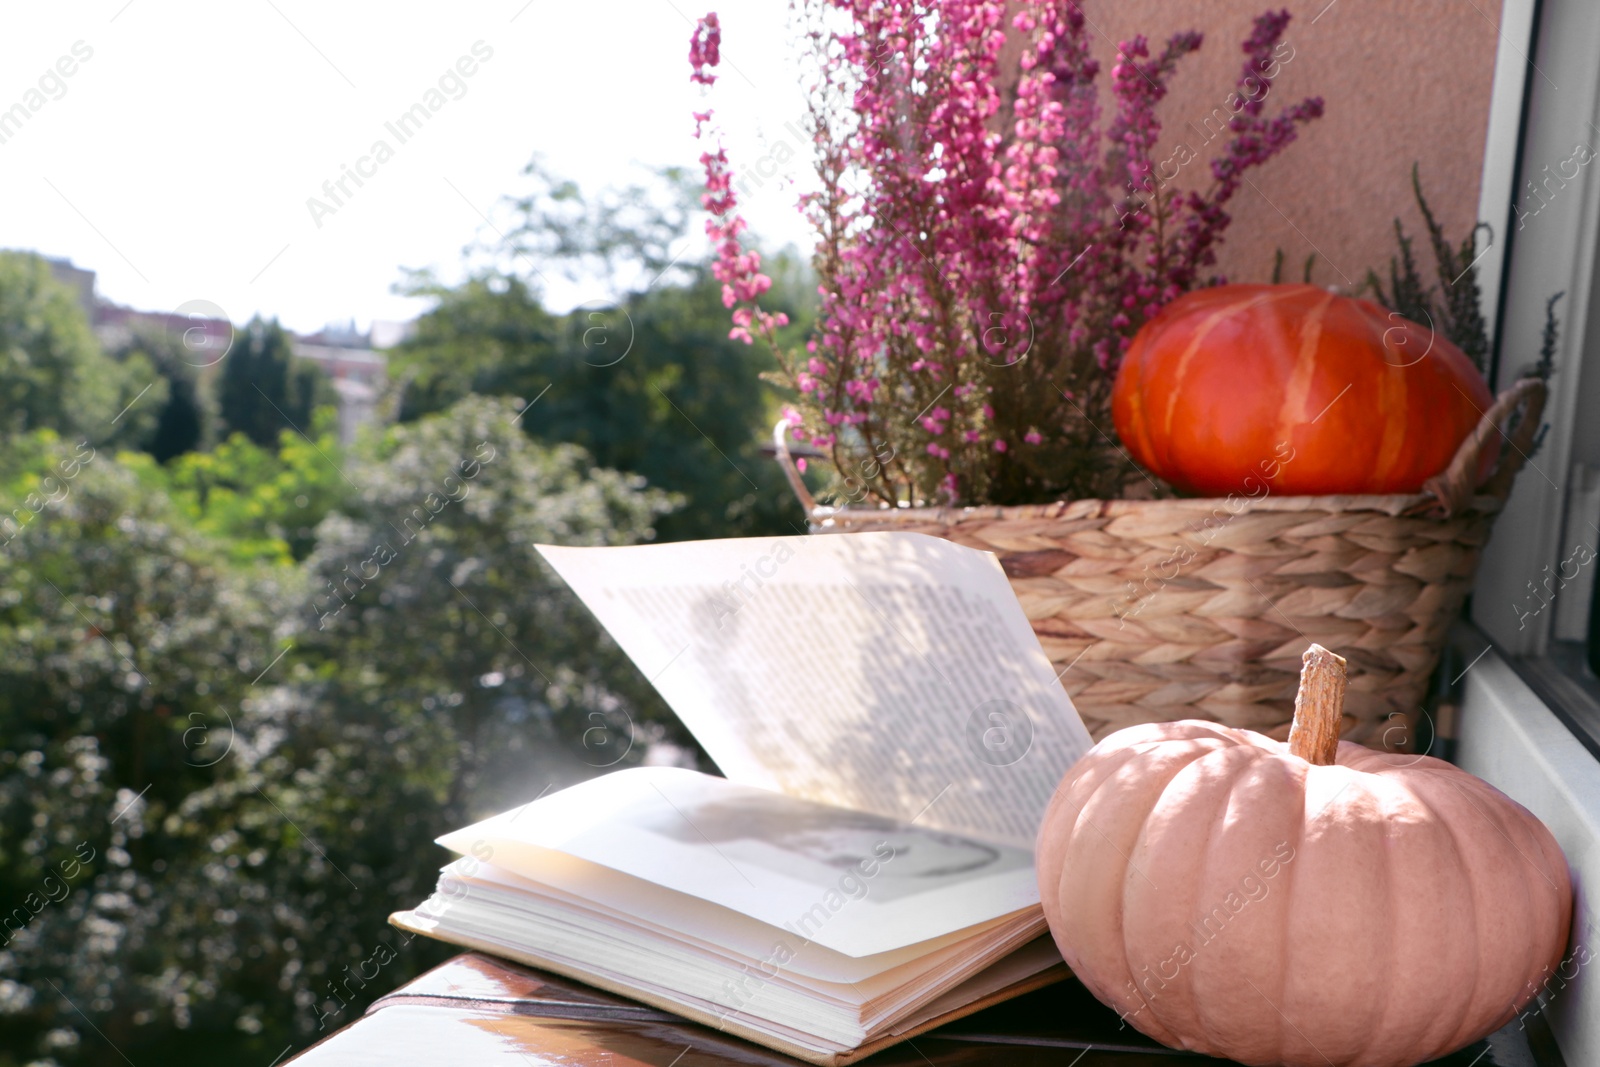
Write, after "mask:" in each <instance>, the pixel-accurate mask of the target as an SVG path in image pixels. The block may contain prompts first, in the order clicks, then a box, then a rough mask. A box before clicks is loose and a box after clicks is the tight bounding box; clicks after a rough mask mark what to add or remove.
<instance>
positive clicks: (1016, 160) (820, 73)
mask: <svg viewBox="0 0 1600 1067" xmlns="http://www.w3.org/2000/svg"><path fill="white" fill-rule="evenodd" d="M795 3H796V9H797V13H798V15H799V17H800V19H801V25H802V27H803V29H804V31H805V37H806V39H807V40H808V42H809V44H810V56H809V60H808V65H809V74H810V80H811V108H810V124H811V133H812V135H813V141H814V146H815V161H816V167H817V171H818V174H819V178H820V184H819V187H818V188H817V189H816V190H815V191H814V192H810V193H808V194H806V195H805V196H803V197H802V198H801V205H800V206H801V210H802V211H804V212H805V213H806V215H807V217H808V218H809V220H810V222H811V223H812V225H813V226H814V227H815V230H816V233H817V238H818V242H817V251H816V253H815V260H814V263H815V269H816V273H817V278H818V288H817V292H818V296H819V306H818V311H817V323H816V328H815V329H814V331H813V333H812V336H811V339H810V340H809V341H808V342H807V343H806V345H805V349H804V351H792V350H787V349H785V348H784V346H782V345H781V344H779V343H778V337H777V331H778V329H779V328H780V327H781V326H783V325H784V324H785V323H786V322H787V319H786V318H785V317H784V316H783V315H782V314H781V313H775V312H772V311H769V310H767V309H766V308H764V307H763V306H762V297H763V294H765V292H766V291H767V289H768V287H769V286H770V280H769V279H768V278H767V277H766V276H765V275H764V274H762V272H761V260H760V256H759V254H758V253H757V252H755V251H754V250H752V249H747V248H746V247H744V244H743V242H742V241H741V239H740V238H741V234H742V233H743V232H744V229H745V223H744V221H743V219H742V218H741V217H740V215H739V212H738V204H737V197H736V195H735V192H734V190H733V187H732V185H731V171H730V168H729V164H728V159H727V154H726V152H725V151H724V150H723V148H722V145H721V141H720V137H719V136H718V134H717V131H716V129H715V127H714V126H713V124H712V113H711V112H710V111H704V112H697V113H696V115H695V119H696V136H697V137H700V138H704V139H706V140H707V141H708V142H709V143H708V144H707V146H706V148H705V149H704V151H703V153H702V155H701V163H702V165H703V166H704V168H705V195H704V197H703V198H702V202H703V203H704V205H705V207H706V208H707V210H708V211H709V212H710V218H709V220H708V222H707V232H708V234H709V235H710V237H711V238H712V241H713V243H714V245H715V246H716V250H717V255H718V258H717V262H716V264H715V273H716V277H717V278H718V279H719V280H720V281H721V282H722V283H723V302H724V303H725V304H726V305H727V306H728V307H730V308H731V309H733V312H732V314H733V323H734V326H733V331H732V335H733V336H734V337H736V338H738V339H741V340H744V341H746V342H751V341H753V340H754V339H755V338H757V337H759V338H761V339H762V340H763V341H764V342H766V343H768V344H771V345H772V347H773V348H774V351H775V352H776V354H777V358H778V363H779V367H780V369H779V371H778V372H777V374H776V376H775V377H776V380H777V381H778V382H779V383H780V384H781V385H783V386H785V387H787V388H789V389H790V390H792V392H793V395H794V398H795V402H794V405H793V407H792V408H789V409H787V412H786V417H787V418H788V419H789V421H790V422H791V425H792V429H793V432H794V434H795V436H796V437H798V438H800V439H801V440H805V441H808V442H809V443H810V444H811V445H812V446H813V447H814V448H815V449H817V450H820V451H821V453H822V454H823V455H825V456H826V457H828V459H829V460H830V461H831V465H832V467H833V470H834V472H835V474H836V475H837V477H838V480H839V483H840V484H841V485H843V486H844V487H845V488H846V490H847V494H848V496H850V497H851V498H854V499H866V498H871V499H875V500H876V501H878V502H881V503H884V504H889V505H900V504H907V503H917V504H922V503H952V504H954V503H966V504H970V503H994V504H1014V503H1032V502H1041V501H1048V500H1054V499H1061V498H1070V497H1115V496H1119V495H1121V494H1122V492H1123V490H1124V489H1125V488H1126V485H1127V483H1128V482H1129V481H1130V479H1138V478H1139V475H1138V474H1137V472H1136V470H1135V468H1134V467H1133V465H1132V464H1131V463H1130V462H1128V461H1127V460H1126V458H1125V457H1124V456H1122V454H1121V452H1120V450H1119V448H1118V446H1117V444H1116V442H1115V441H1114V439H1113V438H1112V437H1111V436H1110V434H1111V420H1110V417H1109V403H1110V393H1111V385H1112V382H1113V380H1114V377H1115V374H1116V369H1117V365H1118V362H1119V360H1120V359H1121V357H1122V354H1123V353H1124V352H1125V351H1126V349H1127V346H1128V344H1129V342H1130V341H1131V340H1132V338H1133V336H1134V334H1135V333H1136V332H1137V331H1138V329H1139V327H1140V326H1141V325H1142V324H1143V323H1144V322H1145V321H1147V320H1148V319H1149V318H1150V317H1151V316H1153V315H1154V314H1155V313H1156V312H1157V311H1159V310H1160V309H1161V307H1162V306H1163V305H1165V304H1166V303H1167V302H1168V301H1170V300H1172V299H1173V298H1175V297H1176V296H1178V295H1179V294H1181V293H1184V292H1187V291H1189V290H1191V289H1194V288H1196V287H1199V286H1202V285H1207V284H1217V283H1220V282H1222V281H1224V280H1225V279H1223V278H1221V277H1219V276H1217V275H1215V274H1212V273H1210V268H1212V267H1213V266H1214V265H1215V263H1216V249H1217V245H1218V243H1219V242H1220V241H1221V239H1222V235H1223V232H1224V231H1225V230H1226V228H1227V226H1228V223H1229V221H1230V216H1229V215H1228V212H1227V210H1226V205H1227V204H1228V203H1229V201H1230V200H1231V199H1232V197H1233V195H1234V194H1235V193H1236V192H1237V191H1238V189H1239V186H1240V184H1241V183H1242V182H1244V181H1245V180H1246V172H1247V171H1249V170H1250V169H1251V168H1254V167H1258V166H1260V165H1261V164H1263V163H1265V162H1266V161H1267V160H1269V159H1271V158H1272V157H1273V156H1275V155H1276V154H1277V153H1278V152H1280V151H1282V150H1283V148H1284V147H1285V146H1287V145H1288V144H1289V143H1290V142H1291V141H1293V140H1294V138H1295V136H1296V134H1297V130H1298V127H1299V126H1300V125H1301V124H1303V123H1305V122H1307V121H1309V120H1311V119H1313V118H1316V117H1318V116H1319V115H1321V114H1322V101H1321V99H1320V98H1314V97H1313V98H1308V99H1305V100H1302V101H1300V102H1298V103H1295V104H1292V105H1290V106H1288V107H1285V108H1284V109H1282V110H1281V111H1279V112H1278V113H1277V114H1275V115H1273V116H1270V117H1269V116H1268V115H1267V113H1266V98H1267V96H1268V94H1269V92H1270V90H1271V87H1272V84H1273V81H1274V79H1275V78H1276V77H1277V76H1278V74H1279V72H1280V70H1281V66H1282V64H1283V63H1284V62H1286V61H1287V60H1288V59H1290V58H1292V56H1293V49H1292V47H1291V46H1290V45H1289V44H1288V42H1286V41H1285V40H1284V39H1283V35H1284V31H1285V29H1286V27H1287V26H1288V24H1289V14H1288V12H1286V11H1280V12H1268V13H1266V14H1263V15H1261V16H1260V17H1259V18H1257V19H1256V20H1255V24H1254V29H1253V31H1252V32H1251V34H1250V36H1249V37H1248V38H1247V39H1246V40H1245V41H1244V43H1243V45H1242V50H1243V52H1244V56H1245V59H1244V63H1243V68H1242V70H1241V71H1240V74H1239V78H1238V81H1237V83H1236V85H1235V88H1234V90H1233V91H1232V92H1230V93H1228V94H1227V95H1226V97H1225V107H1226V114H1227V116H1228V118H1227V133H1228V134H1229V136H1228V137H1227V139H1226V140H1225V141H1223V142H1222V143H1221V146H1220V148H1219V149H1218V150H1216V152H1215V154H1214V155H1213V156H1212V157H1211V159H1210V160H1209V162H1208V163H1205V164H1200V163H1199V161H1200V153H1199V152H1198V151H1197V150H1196V147H1194V146H1191V145H1189V144H1186V143H1179V144H1177V145H1175V146H1173V147H1172V148H1170V149H1167V150H1165V151H1158V144H1159V142H1160V134H1161V129H1162V127H1161V122H1160V120H1159V119H1158V118H1157V115H1156V108H1157V105H1158V104H1159V102H1160V101H1161V100H1162V98H1163V97H1165V96H1166V94H1167V90H1168V85H1169V83H1170V81H1171V78H1172V76H1173V74H1174V72H1175V71H1176V69H1177V67H1178V64H1179V62H1180V60H1181V59H1182V58H1183V57H1184V56H1185V55H1187V54H1188V53H1190V52H1193V51H1195V50H1196V49H1198V48H1199V47H1200V45H1201V35H1200V34H1198V33H1193V32H1190V33H1180V34H1176V35H1174V36H1173V37H1171V38H1170V39H1169V40H1167V42H1166V43H1165V45H1163V46H1161V47H1160V48H1159V49H1152V47H1151V44H1150V42H1149V41H1148V40H1147V39H1146V38H1145V37H1144V36H1142V35H1140V36H1136V37H1134V38H1133V39H1132V40H1128V41H1123V42H1121V44H1120V45H1119V47H1118V53H1117V61H1116V63H1115V64H1114V65H1113V66H1112V68H1111V72H1110V79H1109V94H1108V95H1109V99H1108V102H1107V103H1106V104H1105V105H1104V106H1103V105H1102V98H1101V93H1100V88H1099V86H1098V85H1097V81H1096V79H1097V77H1098V75H1099V64H1098V62H1097V61H1096V60H1095V59H1094V58H1092V57H1091V55H1090V48H1089V43H1090V41H1089V34H1088V27H1087V22H1086V19H1085V17H1084V15H1083V12H1082V11H1081V10H1079V8H1078V7H1077V5H1075V4H1073V3H1071V2H1070V0H1069V2H1061V0H1055V2H1050V0H1012V2H1009V3H1008V2H1007V0H937V2H929V0H920V2H919V0H795ZM1008 11H1011V12H1014V14H1013V16H1012V18H1011V20H1010V25H1009V32H1010V33H1013V34H1016V35H1020V37H1021V40H1022V45H1023V47H1022V58H1021V63H1020V68H1021V69H1020V71H1015V70H1012V71H1010V73H1009V74H1008V70H1007V65H1006V64H1003V63H1002V61H1001V53H1002V49H1003V47H1004V45H1005V43H1006V39H1007V33H1008V28H1007V25H1006V18H1005V16H1006V13H1007V12H1008ZM720 45H721V27H720V25H719V23H718V20H717V17H716V15H715V14H711V15H707V16H706V18H705V19H703V20H701V22H700V23H699V24H698V25H697V27H696V30H695V33H694V36H693V38H692V40H691V44H690V57H689V58H690V63H691V65H692V67H693V75H692V76H693V79H694V80H695V81H696V82H698V83H700V84H701V85H703V86H706V87H708V88H709V87H710V86H712V85H713V84H714V83H715V81H716V77H717V75H716V74H715V71H714V68H715V67H716V66H717V64H718V60H719V58H720V55H719V53H720ZM1186 168H1191V173H1192V171H1202V172H1209V177H1210V182H1209V184H1208V185H1207V186H1206V187H1205V188H1204V190H1195V189H1186V188H1183V187H1181V186H1180V184H1179V182H1178V179H1179V178H1180V177H1181V176H1184V175H1185V170H1186Z"/></svg>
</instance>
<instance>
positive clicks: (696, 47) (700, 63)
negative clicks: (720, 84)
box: [689, 11, 722, 118]
mask: <svg viewBox="0 0 1600 1067" xmlns="http://www.w3.org/2000/svg"><path fill="white" fill-rule="evenodd" d="M721 50H722V27H721V25H719V24H718V22H717V13H716V12H715V11H713V12H711V13H710V14H708V15H706V17H705V18H703V19H701V20H700V22H699V24H698V25H696V26H695V28H694V36H693V37H690V38H689V65H690V66H692V67H693V68H694V73H693V74H691V75H690V79H691V80H693V81H696V82H699V83H700V84H701V85H714V84H715V83H716V80H717V76H716V75H715V74H709V73H707V71H706V68H708V67H714V66H716V65H717V63H718V61H719V60H720V59H721ZM706 115H707V117H710V112H707V113H706ZM695 117H696V118H699V117H700V116H699V115H698V114H697V115H696V116H695Z"/></svg>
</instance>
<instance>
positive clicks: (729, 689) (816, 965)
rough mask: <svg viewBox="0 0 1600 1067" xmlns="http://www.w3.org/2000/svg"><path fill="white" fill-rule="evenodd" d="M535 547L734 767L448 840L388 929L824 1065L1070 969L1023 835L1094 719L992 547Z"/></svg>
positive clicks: (806, 540) (817, 540)
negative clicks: (418, 891)
mask: <svg viewBox="0 0 1600 1067" xmlns="http://www.w3.org/2000/svg"><path fill="white" fill-rule="evenodd" d="M540 551H541V552H542V553H543V555H544V558H545V559H546V560H547V561H549V563H550V565H551V566H552V567H554V568H555V570H556V571H557V572H558V573H559V574H560V575H561V576H562V577H563V578H564V579H565V580H566V581H567V583H568V584H569V585H570V586H571V587H572V588H573V590H574V591H576V592H577V594H578V596H579V597H581V598H582V599H583V601H584V603H585V604H587V605H588V607H589V608H590V609H591V610H592V611H593V612H594V614H595V615H596V616H597V617H598V618H599V620H600V622H601V623H602V624H603V625H604V626H605V627H606V629H607V630H608V631H610V633H611V635H612V636H613V637H614V638H615V639H616V640H617V643H618V644H619V645H620V646H621V647H622V648H623V650H624V651H625V652H626V653H627V654H628V655H629V656H630V657H631V658H632V659H633V661H634V662H635V663H636V664H637V665H638V666H639V668H640V669H641V670H643V671H644V673H645V675H646V677H648V678H649V679H650V680H651V681H652V683H653V684H654V685H655V686H656V688H657V689H658V690H660V692H661V694H662V696H663V697H665V699H666V701H667V703H668V704H669V705H670V706H671V707H672V709H673V710H674V711H675V712H676V713H677V714H678V716H679V717H680V718H681V719H682V721H683V723H684V725H685V726H686V727H687V728H688V729H689V730H690V731H691V732H692V733H693V734H694V736H695V737H696V739H697V740H699V742H700V744H701V745H702V746H703V747H704V748H705V750H706V752H707V754H709V755H710V756H711V758H712V759H714V760H715V761H716V762H717V765H718V767H720V768H721V770H722V771H723V773H724V774H725V775H726V776H727V777H726V778H716V777H713V776H710V775H703V774H699V773H697V772H694V771H687V770H682V769H678V768H665V767H639V768H633V769H630V770H624V771H618V772H614V773H612V774H608V775H605V776H603V777H600V778H597V779H594V780H591V781H589V782H585V783H583V784H581V785H577V786H573V787H571V788H569V789H566V790H563V791H561V792H559V793H555V794H553V795H550V796H547V797H543V798H542V799H538V800H535V801H533V802H532V803H530V804H527V805H524V806H523V807H521V808H517V809H514V810H512V811H509V812H506V813H504V814H502V815H497V816H495V817H493V818H490V819H486V820H484V821H483V822H480V823H477V824H475V825H473V826H469V827H466V828H465V829H462V830H458V831H456V832H454V833H451V834H448V835H446V836H445V837H443V838H440V841H439V843H440V844H442V845H444V846H446V847H447V848H449V849H451V850H452V851H454V852H456V853H458V854H459V855H460V856H461V858H460V859H458V860H456V861H455V862H453V863H451V864H450V865H449V866H447V867H445V868H444V870H443V872H442V873H441V875H440V879H439V887H438V891H437V892H436V893H435V894H434V896H433V897H430V898H429V900H428V901H426V902H425V903H424V904H422V905H420V906H419V907H417V908H415V909H412V910H410V911H403V912H398V913H396V914H395V915H394V916H392V917H391V922H393V923H394V924H395V925H397V926H400V927H401V928H403V929H407V930H411V931H415V932H419V933H424V934H428V935H430V936H433V937H437V938H440V939H442V940H445V941H450V942H452V943H455V944H459V945H464V946H468V947H471V948H476V949H480V950H483V951H487V952H491V953H494V954H497V955H500V956H505V957H508V958H511V959H515V960H519V961H522V962H525V963H528V964H531V965H534V966H537V967H542V968H545V969H547V970H551V971H555V972H557V973H560V974H563V975H566V976H568V977H572V978H576V979H579V980H581V981H585V982H588V983H590V984H592V985H595V986H598V987H600V988H602V989H607V990H610V991H612V992H617V993H622V994H625V995H627V996H631V997H634V998H636V999H638V1000H641V1001H643V1002H645V1003H647V1004H651V1005H654V1006H656V1007H659V1008H664V1009H666V1010H670V1011H674V1012H677V1013H679V1014H682V1015H684V1016H687V1017H688V1018H691V1019H694V1020H696V1021H698V1022H702V1023H706V1024H708V1025H711V1026H716V1027H718V1028H719V1029H722V1030H725V1031H728V1032H730V1033H734V1034H738V1035H739V1036H742V1037H745V1038H748V1039H750V1040H752V1041H756V1042H759V1043H761V1044H764V1045H767V1046H769V1047H771V1048H775V1049H778V1050H779V1051H782V1052H786V1053H788V1054H790V1055H793V1056H797V1057H800V1058H801V1059H805V1060H808V1061H810V1062H813V1063H818V1064H844V1063H850V1062H852V1061H854V1060H856V1059H859V1058H861V1057H862V1056H865V1055H867V1054H869V1053H871V1052H873V1051H876V1050H877V1049H879V1048H882V1047H884V1046H886V1045H889V1044H893V1043H894V1042H896V1041H900V1040H904V1039H905V1038H907V1037H911V1036H914V1035H915V1034H917V1033H920V1032H921V1031H923V1030H925V1029H928V1028H930V1027H932V1026H935V1025H938V1024H940V1023H943V1022H946V1021H948V1020H950V1019H954V1018H957V1017H959V1016H961V1015H964V1014H967V1013H969V1012H971V1011H975V1010H977V1009H978V1008H980V1007H983V1006H986V1005H988V1004H991V1003H995V1002H997V1001H999V1000H1002V999H1005V998H1006V997H1009V996H1015V995H1017V994H1019V993H1022V992H1025V991H1027V990H1029V989H1033V988H1037V987H1038V986H1040V985H1043V984H1046V983H1047V982H1050V981H1054V980H1057V979H1059V978H1061V977H1063V976H1064V975H1065V968H1064V965H1063V964H1062V963H1061V959H1060V956H1059V955H1057V954H1056V952H1055V948H1054V945H1053V944H1052V943H1051V941H1050V939H1049V937H1048V934H1047V932H1046V929H1045V923H1044V918H1043V914H1042V912H1041V910H1040V907H1039V896H1038V888H1037V884H1036V882H1035V876H1034V871H1033V859H1032V854H1031V851H1030V850H1031V848H1032V845H1033V838H1034V832H1035V830H1036V829H1037V827H1038V824H1039V819H1040V817H1041V816H1042V814H1043V812H1044V808H1045V805H1046V804H1047V803H1048V801H1049V799H1050V795H1051V792H1052V791H1053V790H1054V789H1055V787H1056V784H1057V783H1058V782H1059V781H1060V779H1061V776H1062V774H1063V773H1064V772H1065V771H1066V769H1067V768H1068V767H1069V766H1070V765H1071V764H1072V763H1073V762H1074V761H1075V760H1076V759H1077V758H1078V757H1079V756H1080V755H1082V754H1083V753H1084V752H1086V751H1087V750H1088V749H1089V747H1090V745H1091V741H1090V739H1089V735H1088V732H1087V731H1086V730H1085V729H1084V726H1083V723H1082V722H1081V721H1080V720H1079V718H1078V715H1077V712H1076V711H1075V710H1074V709H1073V706H1072V702H1071V700H1070V699H1069V698H1068V697H1067V695H1066V692H1065V691H1064V690H1063V689H1062V687H1061V685H1060V684H1059V682H1058V681H1057V679H1056V677H1055V672H1054V671H1053V670H1052V668H1051V666H1050V662H1049V660H1048V659H1047V658H1046V656H1045V654H1044V652H1043V650H1042V649H1040V647H1039V643H1038V640H1037V639H1036V638H1035V637H1034V634H1033V631H1032V629H1031V627H1030V626H1029V625H1028V620H1027V619H1026V617H1025V616H1024V615H1023V612H1022V608H1021V606H1020V605H1019V604H1018V603H1017V600H1016V597H1015V596H1014V595H1013V594H1012V592H1011V587H1010V584H1009V583H1008V581H1007V579H1006V577H1005V575H1004V573H1003V572H1002V571H1001V569H1000V566H999V564H998V562H997V561H996V560H995V558H994V557H993V556H992V555H990V554H989V553H985V552H979V551H976V550H973V549H968V548H963V547H961V546H959V545H955V544H952V543H950V542H947V541H942V540H938V539H935V538H931V537H926V536H923V535H920V534H901V533H863V534H852V535H838V536H827V537H771V538H750V539H741V540H727V541H703V542H690V543H680V544H668V545H648V546H639V547H629V548H553V547H541V549H540Z"/></svg>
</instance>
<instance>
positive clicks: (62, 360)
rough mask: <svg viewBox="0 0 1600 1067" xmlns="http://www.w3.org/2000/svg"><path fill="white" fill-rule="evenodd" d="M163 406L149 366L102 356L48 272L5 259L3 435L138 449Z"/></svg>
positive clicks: (4, 255) (30, 258)
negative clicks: (33, 433)
mask: <svg viewBox="0 0 1600 1067" xmlns="http://www.w3.org/2000/svg"><path fill="white" fill-rule="evenodd" d="M147 387H148V392H144V391H145V390H146V389H147ZM141 392H143V393H144V395H143V396H140V394H141ZM136 400H137V403H136V402H135V401H136ZM165 402H166V385H165V383H164V381H163V380H162V379H161V378H160V376H159V375H157V374H156V372H155V369H154V368H153V367H152V366H151V364H150V362H149V360H147V359H145V358H144V357H142V356H139V355H134V356H131V357H130V358H128V359H126V360H123V361H121V362H118V361H116V360H113V359H111V358H109V357H108V356H107V355H106V354H105V352H104V350H102V348H101V347H100V343H99V341H97V340H96V339H95V336H94V333H93V332H92V331H91V330H90V328H89V322H88V320H87V319H86V318H84V314H83V309H82V308H81V307H80V306H79V304H78V300H77V297H76V295H75V294H74V293H73V292H72V290H71V289H69V288H67V287H66V286H64V285H62V284H61V283H60V282H58V281H56V280H55V278H53V277H52V276H51V274H50V267H49V264H47V263H46V262H45V261H44V260H43V259H42V258H40V257H39V256H37V255H34V254H33V253H31V252H0V433H6V434H17V433H26V432H27V431H30V430H38V429H50V430H54V431H56V432H57V433H59V434H61V435H62V436H63V437H70V438H74V439H76V438H86V439H88V440H90V441H91V442H93V443H94V444H97V445H98V444H103V443H123V444H128V443H136V442H138V441H141V440H143V439H144V438H145V437H146V436H148V435H149V433H150V432H151V430H152V429H153V428H154V419H155V417H156V416H155V413H156V412H159V411H160V409H161V407H162V406H163V405H164V404H165ZM129 405H132V407H129Z"/></svg>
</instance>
